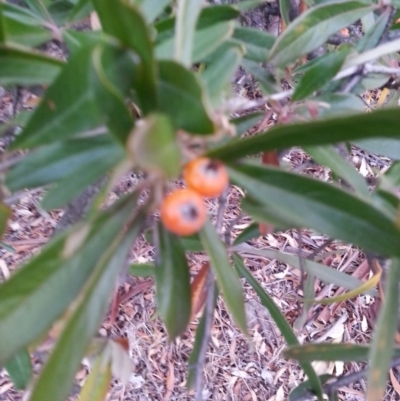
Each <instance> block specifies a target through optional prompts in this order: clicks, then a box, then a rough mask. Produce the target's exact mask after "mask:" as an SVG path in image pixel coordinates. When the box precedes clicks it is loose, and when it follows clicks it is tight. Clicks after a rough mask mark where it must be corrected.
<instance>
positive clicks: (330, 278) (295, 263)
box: [232, 245, 377, 296]
mask: <svg viewBox="0 0 400 401" xmlns="http://www.w3.org/2000/svg"><path fill="white" fill-rule="evenodd" d="M232 250H234V251H237V252H240V253H244V254H249V255H254V256H261V257H264V258H268V259H270V260H279V261H280V262H282V263H287V264H288V265H289V266H292V267H294V268H295V269H298V270H300V261H299V257H298V256H297V255H292V254H289V253H286V252H280V251H275V250H273V249H256V248H251V247H248V246H244V245H241V246H236V245H235V246H234V247H232ZM303 267H304V270H305V271H306V272H307V273H308V274H311V275H313V276H315V277H317V278H319V279H320V280H321V281H323V282H324V283H325V284H333V285H337V286H338V287H343V288H346V289H348V290H354V289H356V288H358V287H360V286H361V285H363V284H364V282H363V281H361V280H359V279H358V278H355V277H353V276H350V275H349V274H346V273H343V272H341V271H338V270H336V269H334V268H333V267H329V266H326V265H324V264H322V263H317V262H314V261H312V260H309V259H303ZM366 294H369V295H371V296H376V295H377V292H376V291H375V290H372V291H368V292H366Z"/></svg>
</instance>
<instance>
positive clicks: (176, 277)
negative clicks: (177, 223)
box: [155, 224, 191, 340]
mask: <svg viewBox="0 0 400 401" xmlns="http://www.w3.org/2000/svg"><path fill="white" fill-rule="evenodd" d="M157 231H158V232H157V234H156V235H157V237H158V238H157V240H156V242H155V245H156V252H157V258H156V269H155V281H156V295H157V310H158V312H159V314H160V316H161V318H162V320H163V321H164V323H165V325H166V327H167V331H168V336H169V338H170V339H171V340H172V339H174V338H175V337H177V336H179V335H181V334H182V333H183V332H184V331H185V330H186V327H187V325H188V324H189V319H190V313H191V292H190V274H189V265H188V263H187V260H186V255H185V251H184V249H183V247H182V245H181V243H180V241H179V239H178V238H177V237H176V236H175V235H173V234H171V233H170V232H168V231H167V230H166V229H165V228H164V227H163V225H162V224H158V227H157Z"/></svg>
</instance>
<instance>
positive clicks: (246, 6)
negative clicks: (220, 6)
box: [232, 0, 264, 11]
mask: <svg viewBox="0 0 400 401" xmlns="http://www.w3.org/2000/svg"><path fill="white" fill-rule="evenodd" d="M262 3H264V0H242V1H240V2H239V3H236V4H232V6H233V7H235V8H236V9H238V10H240V11H247V10H251V9H252V8H255V7H257V6H259V5H260V4H262Z"/></svg>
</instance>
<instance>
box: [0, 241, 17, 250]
mask: <svg viewBox="0 0 400 401" xmlns="http://www.w3.org/2000/svg"><path fill="white" fill-rule="evenodd" d="M0 247H2V248H4V249H5V250H6V251H7V252H11V253H16V252H17V251H16V250H15V249H14V248H13V247H12V246H10V245H7V244H6V243H5V242H3V241H0Z"/></svg>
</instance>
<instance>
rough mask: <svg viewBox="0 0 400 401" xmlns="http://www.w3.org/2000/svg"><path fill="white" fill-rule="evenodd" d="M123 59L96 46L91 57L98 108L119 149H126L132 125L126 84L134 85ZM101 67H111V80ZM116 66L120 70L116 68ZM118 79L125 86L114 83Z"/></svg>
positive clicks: (127, 64)
mask: <svg viewBox="0 0 400 401" xmlns="http://www.w3.org/2000/svg"><path fill="white" fill-rule="evenodd" d="M118 56H119V57H118ZM125 57H126V53H120V54H116V53H115V52H110V48H105V47H104V46H97V47H96V48H95V49H94V50H93V54H92V63H93V68H94V71H95V73H96V78H97V80H98V82H97V85H95V92H96V100H97V104H98V107H99V108H100V110H101V112H102V115H103V119H104V120H105V124H106V125H107V127H108V128H109V129H110V132H111V133H112V134H113V135H114V137H115V138H116V139H117V140H118V141H119V142H120V143H121V144H122V145H125V143H126V140H127V139H128V135H129V132H130V131H131V129H132V127H133V124H134V122H133V117H132V114H131V112H130V111H129V109H128V107H127V105H126V104H125V97H124V94H126V93H127V89H128V88H129V86H130V85H129V84H130V83H131V82H132V81H133V75H132V73H133V71H134V69H133V68H132V65H131V64H130V63H126V60H124V59H125ZM121 59H122V60H121ZM104 63H108V64H113V65H114V71H113V72H114V74H113V75H114V76H108V75H107V73H106V71H105V68H104V65H103V64H104ZM118 64H119V66H120V68H116V67H117V66H118ZM108 70H110V68H109V69H108ZM120 77H124V80H123V81H124V82H120V83H117V82H115V81H116V78H119V80H120ZM118 84H119V85H118ZM118 86H119V87H118ZM124 87H125V88H124ZM120 89H121V90H120Z"/></svg>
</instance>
